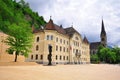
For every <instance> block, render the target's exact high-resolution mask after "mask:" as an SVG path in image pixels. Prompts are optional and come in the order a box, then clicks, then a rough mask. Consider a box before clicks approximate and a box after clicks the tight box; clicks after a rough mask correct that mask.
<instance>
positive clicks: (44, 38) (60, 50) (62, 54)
mask: <svg viewBox="0 0 120 80" xmlns="http://www.w3.org/2000/svg"><path fill="white" fill-rule="evenodd" d="M33 33H34V35H35V37H34V43H33V48H32V52H31V54H30V55H29V57H28V58H27V59H26V61H33V62H39V63H42V64H48V54H49V50H48V47H49V46H52V64H68V63H72V64H73V63H75V64H80V63H83V64H84V63H90V48H89V42H88V40H87V38H86V37H84V38H83V39H82V37H81V35H80V33H78V32H77V31H76V30H75V29H74V28H73V27H69V28H63V27H62V25H60V26H58V25H56V24H54V22H53V20H52V19H50V20H49V22H48V23H47V24H46V25H45V27H44V29H43V28H41V29H37V30H36V29H33Z"/></svg>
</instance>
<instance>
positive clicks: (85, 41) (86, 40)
mask: <svg viewBox="0 0 120 80" xmlns="http://www.w3.org/2000/svg"><path fill="white" fill-rule="evenodd" d="M83 42H84V43H87V44H89V41H88V39H87V38H86V36H84V39H83Z"/></svg>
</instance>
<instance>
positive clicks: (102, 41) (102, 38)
mask: <svg viewBox="0 0 120 80" xmlns="http://www.w3.org/2000/svg"><path fill="white" fill-rule="evenodd" d="M100 38H101V44H102V45H103V46H104V47H106V46H107V36H106V31H105V27H104V22H103V19H102V27H101V34H100Z"/></svg>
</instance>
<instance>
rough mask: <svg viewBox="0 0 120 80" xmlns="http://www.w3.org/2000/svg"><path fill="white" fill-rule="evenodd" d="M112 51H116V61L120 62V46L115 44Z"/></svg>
mask: <svg viewBox="0 0 120 80" xmlns="http://www.w3.org/2000/svg"><path fill="white" fill-rule="evenodd" d="M112 51H113V52H115V53H116V63H120V48H119V47H118V46H115V47H114V48H113V49H112Z"/></svg>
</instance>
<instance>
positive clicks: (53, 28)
mask: <svg viewBox="0 0 120 80" xmlns="http://www.w3.org/2000/svg"><path fill="white" fill-rule="evenodd" d="M45 29H46V30H55V26H54V23H53V20H52V19H51V16H50V20H49V22H48V23H47V24H46V26H45Z"/></svg>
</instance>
